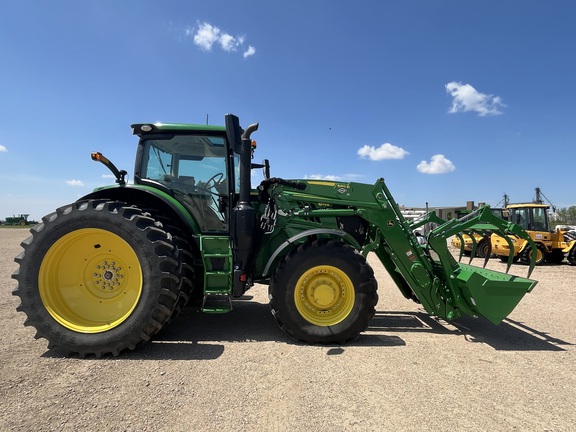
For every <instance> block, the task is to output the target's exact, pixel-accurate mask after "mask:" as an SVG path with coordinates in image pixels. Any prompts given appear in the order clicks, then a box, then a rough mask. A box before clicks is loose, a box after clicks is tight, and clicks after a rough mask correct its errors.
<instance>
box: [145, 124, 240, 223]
mask: <svg viewBox="0 0 576 432" xmlns="http://www.w3.org/2000/svg"><path fill="white" fill-rule="evenodd" d="M225 144H226V142H225V138H224V137H222V136H211V135H174V136H169V137H158V138H154V139H149V140H146V141H144V154H143V158H142V169H141V171H140V176H141V178H143V179H148V180H152V181H155V182H158V183H161V184H162V185H164V186H165V187H167V188H169V189H171V190H172V191H173V192H174V196H175V197H176V198H177V199H178V200H179V201H180V202H181V203H182V204H183V205H184V206H186V207H187V208H188V210H189V211H190V212H191V213H192V214H193V215H194V217H195V219H196V221H197V222H198V224H199V226H200V229H201V230H202V231H203V232H213V231H218V232H222V231H227V229H228V220H227V219H228V218H227V210H226V209H227V201H228V199H229V193H230V190H229V188H230V183H231V182H230V181H229V179H228V169H227V163H226V161H227V150H226V145H225ZM236 159H237V158H236ZM237 166H238V163H237V162H236V163H235V169H234V171H235V172H236V171H237V168H236V167H237ZM235 183H236V182H232V184H235Z"/></svg>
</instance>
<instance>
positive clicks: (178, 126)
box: [131, 123, 226, 137]
mask: <svg viewBox="0 0 576 432" xmlns="http://www.w3.org/2000/svg"><path fill="white" fill-rule="evenodd" d="M131 126H132V134H134V135H138V136H139V137H141V136H142V135H146V134H153V133H163V132H164V133H166V132H180V133H182V132H226V127H224V126H215V125H200V124H189V123H135V124H133V125H131Z"/></svg>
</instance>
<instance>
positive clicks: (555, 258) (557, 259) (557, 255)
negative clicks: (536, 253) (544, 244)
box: [546, 249, 564, 264]
mask: <svg viewBox="0 0 576 432" xmlns="http://www.w3.org/2000/svg"><path fill="white" fill-rule="evenodd" d="M562 261H564V252H562V249H554V250H552V252H550V253H549V254H546V262H549V263H550V264H561V263H562Z"/></svg>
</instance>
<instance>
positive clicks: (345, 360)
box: [0, 228, 576, 432]
mask: <svg viewBox="0 0 576 432" xmlns="http://www.w3.org/2000/svg"><path fill="white" fill-rule="evenodd" d="M27 236H28V232H27V230H21V229H7V228H3V229H0V308H1V311H2V313H1V314H0V319H1V320H2V328H4V331H3V332H2V339H1V340H2V342H1V344H0V355H1V363H0V401H1V404H0V431H79V430H86V431H192V430H200V431H219V432H222V431H294V430H298V429H300V430H305V431H330V432H333V431H387V430H402V431H422V430H435V431H442V430H452V431H464V430H465V431H574V430H576V414H575V413H574V404H575V402H574V401H576V385H575V384H576V358H575V352H576V348H575V346H574V343H575V342H576V332H575V331H574V328H575V324H576V314H575V305H576V287H575V284H574V279H575V278H574V276H575V275H576V267H571V266H569V265H567V264H563V265H556V266H542V267H538V268H537V269H536V270H535V272H534V274H533V278H534V279H537V280H539V284H538V285H537V286H536V288H535V289H534V291H533V292H532V293H530V294H528V295H527V296H526V297H525V298H524V300H523V301H522V302H521V303H520V305H519V306H518V307H517V308H516V310H515V311H514V312H512V314H511V315H510V316H509V317H508V318H507V319H506V320H505V321H504V322H503V323H502V324H500V325H499V326H494V325H492V324H490V323H489V322H487V321H485V320H481V319H478V320H474V319H470V318H466V319H461V320H459V321H458V322H456V323H451V324H449V323H446V322H443V321H435V320H433V319H431V318H430V317H429V316H428V315H427V314H426V313H425V312H424V311H423V309H421V308H420V307H419V306H418V305H417V304H415V303H413V302H411V301H408V300H406V299H404V297H402V295H401V294H400V292H399V291H398V290H397V288H396V287H395V286H394V285H393V283H392V282H391V280H390V278H389V276H388V274H387V273H386V271H385V270H384V269H383V268H382V266H381V265H380V264H379V263H378V262H377V260H376V259H375V257H374V256H370V257H369V261H370V262H371V264H372V265H373V267H374V269H375V272H376V277H377V279H378V282H379V295H380V302H379V304H378V306H377V314H376V316H375V317H374V319H373V320H372V321H371V324H370V327H369V329H368V330H367V331H366V332H365V333H364V334H362V336H361V337H360V338H359V339H358V340H357V341H355V342H353V343H351V344H349V345H345V346H307V345H301V344H299V343H295V342H293V341H292V340H290V339H289V338H288V337H287V336H286V335H285V334H284V333H283V332H282V331H281V330H280V329H279V328H278V327H277V326H276V324H275V322H274V320H273V318H272V316H271V314H270V310H269V307H268V304H267V298H266V287H264V286H255V287H254V288H253V289H252V290H250V291H249V292H248V294H249V296H248V297H251V298H250V299H249V300H248V299H247V300H237V301H235V302H234V307H235V308H234V310H233V311H232V312H231V313H229V314H226V315H207V314H201V313H195V312H194V311H191V310H190V311H185V312H184V313H183V314H182V315H181V316H179V317H178V319H177V320H176V321H175V322H174V323H173V324H172V325H170V326H167V327H165V328H164V329H163V330H162V332H161V333H160V334H159V335H157V337H156V339H155V340H154V341H153V342H151V343H149V344H148V345H146V346H144V347H141V348H139V349H137V350H136V351H132V352H127V353H124V354H123V355H121V356H120V357H117V358H104V359H94V358H89V359H78V358H66V357H64V356H62V354H61V353H58V352H56V351H49V350H47V343H46V341H45V340H43V339H40V340H35V339H34V333H35V332H34V330H33V329H31V328H30V327H24V326H23V322H24V314H21V313H17V312H16V310H15V309H16V306H17V305H18V300H19V299H18V298H17V297H14V296H12V295H11V291H12V290H13V289H14V287H15V284H16V282H15V281H14V280H13V279H11V278H10V275H11V273H12V272H13V271H14V270H15V269H16V264H15V263H14V261H13V258H14V256H15V255H17V254H18V253H19V252H20V250H21V249H20V246H19V243H20V242H21V241H22V240H23V239H24V238H25V237H27ZM476 264H477V265H481V261H480V260H478V261H476ZM489 267H490V268H494V269H497V270H503V269H504V265H503V264H501V263H500V262H499V261H498V260H491V261H490V263H489ZM512 273H515V274H518V275H520V276H525V274H526V267H524V266H520V265H515V266H513V270H512Z"/></svg>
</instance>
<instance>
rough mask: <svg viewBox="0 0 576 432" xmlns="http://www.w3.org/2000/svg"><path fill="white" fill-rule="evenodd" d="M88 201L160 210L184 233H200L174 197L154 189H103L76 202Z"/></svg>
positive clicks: (138, 187) (133, 187)
mask: <svg viewBox="0 0 576 432" xmlns="http://www.w3.org/2000/svg"><path fill="white" fill-rule="evenodd" d="M88 199H111V200H117V201H123V202H125V203H127V204H130V205H137V206H141V207H152V208H155V209H158V210H160V211H161V212H162V213H163V214H165V215H166V216H167V217H169V218H170V219H171V220H173V221H174V222H175V223H177V222H178V221H179V222H180V225H182V227H183V228H184V229H185V230H186V231H188V232H191V233H200V228H199V226H198V223H197V222H196V220H194V218H193V217H192V216H191V215H190V213H188V211H187V210H186V208H185V207H184V206H183V205H182V204H180V202H178V201H177V200H176V199H175V198H174V197H172V196H171V195H169V194H167V193H165V192H162V191H160V190H158V189H156V188H152V187H149V186H141V185H127V186H110V187H104V188H99V189H97V190H95V191H93V192H92V193H89V194H88V195H85V196H83V197H82V198H80V199H79V200H78V201H82V200H88Z"/></svg>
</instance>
